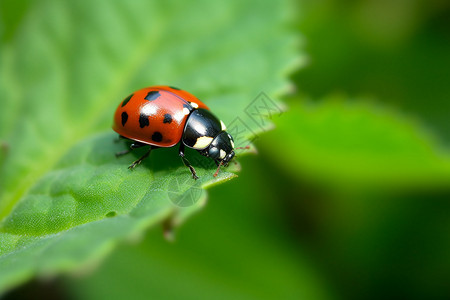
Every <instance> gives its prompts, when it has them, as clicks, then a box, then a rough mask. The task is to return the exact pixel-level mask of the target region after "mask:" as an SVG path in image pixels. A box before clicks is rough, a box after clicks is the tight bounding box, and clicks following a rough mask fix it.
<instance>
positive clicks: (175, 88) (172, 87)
mask: <svg viewBox="0 0 450 300" xmlns="http://www.w3.org/2000/svg"><path fill="white" fill-rule="evenodd" d="M169 87H170V88H171V89H174V90H178V91H181V89H179V88H177V87H174V86H169Z"/></svg>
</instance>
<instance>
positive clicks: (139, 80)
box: [0, 0, 298, 292]
mask: <svg viewBox="0 0 450 300" xmlns="http://www.w3.org/2000/svg"><path fill="white" fill-rule="evenodd" d="M256 4H257V5H256ZM4 5H10V3H6V4H4ZM24 6H25V7H24V8H23V10H25V12H23V11H22V10H20V11H21V12H20V13H19V12H17V11H16V13H17V14H16V15H17V16H20V17H21V18H20V22H19V24H17V23H18V21H17V19H15V20H11V19H10V18H5V19H3V22H2V26H1V27H2V28H3V29H4V30H3V32H4V35H3V36H2V40H3V42H2V44H1V46H0V47H1V48H0V50H1V52H0V65H2V68H1V78H2V80H1V81H0V91H1V92H2V94H3V95H4V96H2V109H1V110H0V122H1V123H0V125H1V126H0V138H1V140H2V149H7V150H5V151H3V150H2V154H1V156H0V163H1V165H0V178H1V181H0V188H1V191H0V217H1V218H2V219H3V220H2V223H1V225H0V232H1V233H0V241H1V243H0V292H2V291H5V290H6V289H7V288H10V287H11V286H13V285H16V284H18V283H20V282H22V281H24V280H26V279H28V278H30V277H31V276H33V275H35V274H41V275H52V274H55V273H57V272H60V271H73V270H74V269H79V268H82V267H84V266H86V265H89V264H92V263H93V262H96V261H98V260H99V259H101V258H102V257H104V255H105V254H106V253H107V252H109V251H110V250H111V249H112V248H113V246H114V245H115V244H116V243H117V242H118V241H120V240H124V239H127V238H130V237H135V236H139V235H140V234H141V233H142V231H143V230H145V229H146V228H148V227H149V226H151V225H154V224H157V223H160V222H162V221H164V220H168V221H165V224H169V225H168V226H169V228H170V227H171V226H173V225H176V224H179V223H180V222H181V221H182V220H183V219H184V218H186V217H187V216H188V215H190V214H191V213H193V212H195V211H196V210H198V209H199V208H200V207H201V206H202V205H203V204H204V202H205V199H206V194H205V191H204V190H203V188H205V187H207V186H210V185H212V184H215V183H218V182H223V181H225V180H228V179H231V178H233V177H234V176H235V175H233V174H232V173H229V172H227V171H225V170H223V171H222V172H221V173H220V175H219V176H218V177H217V178H213V177H212V174H213V173H214V170H215V167H214V166H211V165H210V164H206V161H207V160H206V159H204V158H201V157H200V156H199V155H198V154H197V153H195V152H194V151H191V152H190V153H189V154H188V155H189V157H193V158H194V160H195V162H197V171H198V173H199V176H200V178H201V179H200V180H199V181H197V182H195V181H193V180H191V181H186V180H185V179H186V178H187V177H189V176H190V175H189V171H188V170H187V169H186V168H185V167H184V166H183V165H182V163H181V161H180V160H179V159H178V158H177V154H176V151H175V149H170V150H159V151H154V153H152V155H151V159H150V160H149V161H147V162H145V163H144V164H143V166H140V167H138V168H136V169H135V170H133V171H130V170H128V169H127V168H126V167H127V166H128V165H129V163H130V162H131V161H132V159H133V158H135V157H138V155H139V154H142V153H140V152H139V151H137V153H136V154H134V156H135V157H133V155H131V156H128V157H123V158H120V159H116V158H115V156H114V153H115V152H117V151H119V150H123V149H124V148H125V145H124V144H123V143H114V139H115V136H116V135H114V134H113V133H112V132H111V130H110V129H109V128H110V125H111V119H112V113H113V111H114V109H115V108H116V106H117V104H118V103H119V102H120V101H121V100H122V98H123V97H125V96H126V95H127V94H129V92H130V91H132V90H135V89H137V88H141V87H144V86H148V85H153V84H170V85H174V86H178V87H181V88H185V89H187V90H189V91H190V92H192V93H194V94H195V95H197V96H199V97H200V98H201V99H202V100H204V101H205V102H206V103H207V104H208V105H209V106H210V107H211V109H212V110H213V111H214V112H215V113H216V114H217V115H218V116H220V118H221V119H223V120H224V122H225V123H226V124H229V123H230V122H232V121H233V120H234V119H235V118H236V117H240V118H241V119H242V120H243V121H244V122H246V124H247V126H249V128H250V131H251V132H254V133H257V132H260V131H261V130H263V129H264V128H261V127H259V126H258V124H255V123H253V122H251V120H250V119H249V118H248V116H247V115H246V114H245V113H244V110H245V108H246V107H247V106H248V104H249V103H250V102H251V101H252V100H253V98H254V97H255V96H256V95H257V94H258V93H259V92H260V91H261V87H264V91H265V92H267V93H268V94H269V95H271V96H276V95H279V94H280V93H282V92H283V91H285V90H286V87H287V84H286V80H285V76H286V70H289V69H292V68H293V67H294V66H295V65H297V62H298V57H297V56H296V54H295V52H294V51H295V46H296V45H295V38H294V37H293V36H291V35H290V34H289V33H288V32H287V31H286V29H285V28H284V27H283V20H284V17H285V16H286V13H287V12H288V10H287V9H288V6H285V5H284V3H281V2H280V3H278V2H277V3H275V2H274V3H272V2H267V3H261V4H260V3H259V2H258V3H250V2H240V1H233V2H227V3H223V4H221V5H220V6H217V5H216V4H214V3H211V2H208V1H198V2H196V3H195V4H192V3H187V2H182V1H169V2H167V1H164V2H162V1H161V2H156V3H149V2H147V1H133V2H111V1H96V2H95V3H92V2H90V1H76V2H60V1H51V0H48V1H42V2H39V3H37V2H32V3H29V5H24ZM13 21H14V22H13ZM230 24H233V26H232V27H230ZM269 125H270V124H269V123H267V126H269ZM98 132H103V133H101V134H96V133H98ZM249 137H250V136H248V135H247V136H241V137H240V138H239V139H238V140H237V144H238V145H239V144H243V145H245V144H246V143H247V141H246V138H249ZM3 145H4V146H3ZM191 160H193V159H191ZM174 186H175V187H176V188H174ZM186 192H188V193H190V194H191V195H192V197H193V198H192V199H190V201H191V202H192V203H194V205H193V206H189V207H184V208H183V206H187V205H185V201H186V200H185V199H184V198H183V197H184V195H185V194H186ZM174 204H177V205H174Z"/></svg>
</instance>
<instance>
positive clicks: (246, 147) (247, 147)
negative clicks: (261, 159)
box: [234, 146, 250, 149]
mask: <svg viewBox="0 0 450 300" xmlns="http://www.w3.org/2000/svg"><path fill="white" fill-rule="evenodd" d="M234 149H250V146H245V147H236V148H234Z"/></svg>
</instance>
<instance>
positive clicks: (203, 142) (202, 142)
mask: <svg viewBox="0 0 450 300" xmlns="http://www.w3.org/2000/svg"><path fill="white" fill-rule="evenodd" d="M212 140H213V138H212V137H209V136H202V137H199V138H198V139H197V141H196V142H195V145H194V146H193V147H192V148H194V149H198V150H201V149H205V148H206V147H208V146H209V145H210V144H211V142H212Z"/></svg>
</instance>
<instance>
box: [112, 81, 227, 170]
mask: <svg viewBox="0 0 450 300" xmlns="http://www.w3.org/2000/svg"><path fill="white" fill-rule="evenodd" d="M113 129H114V131H116V132H117V133H118V134H119V135H120V137H123V138H126V139H129V140H132V141H133V143H132V144H131V146H130V148H131V149H135V148H139V147H143V146H150V147H149V149H148V151H147V152H146V153H145V154H144V155H143V156H142V157H141V158H139V159H138V160H136V161H135V162H133V163H132V164H131V165H130V166H129V168H130V169H131V168H134V167H135V166H137V165H138V164H140V163H141V162H142V160H143V159H145V158H146V157H148V156H149V154H150V152H151V150H152V149H155V148H166V147H173V146H175V145H176V144H178V143H179V144H180V148H179V155H180V157H181V159H182V161H183V163H184V164H185V165H186V166H187V167H188V168H189V169H190V171H191V173H192V177H193V178H194V179H198V176H197V174H196V172H195V169H194V167H193V166H192V165H191V164H190V163H189V161H188V160H187V159H186V158H185V156H184V149H185V147H189V148H192V149H195V150H197V151H198V152H200V154H201V155H204V156H206V157H210V158H211V159H213V160H214V161H215V163H216V164H217V171H216V172H215V173H214V177H215V176H217V174H218V172H219V169H220V167H221V166H227V165H228V163H229V162H230V160H231V159H232V158H233V157H234V154H235V153H234V142H233V138H232V137H231V135H230V134H228V133H227V132H226V127H225V124H224V123H223V122H222V121H221V120H219V119H218V118H217V117H216V116H214V115H213V114H212V113H211V112H210V110H209V108H208V107H207V106H206V105H205V104H204V103H202V102H201V101H200V100H199V99H197V98H196V97H195V96H194V95H192V94H190V93H188V92H186V91H183V90H180V89H178V88H175V87H169V86H152V87H148V88H143V89H140V90H138V91H136V92H134V93H133V94H131V95H129V96H128V97H127V98H125V99H124V100H123V101H122V102H121V103H120V104H119V106H118V107H117V110H116V113H115V115H114V125H113ZM128 152H130V150H126V151H122V152H119V153H117V155H118V156H120V155H123V154H126V153H128Z"/></svg>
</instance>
